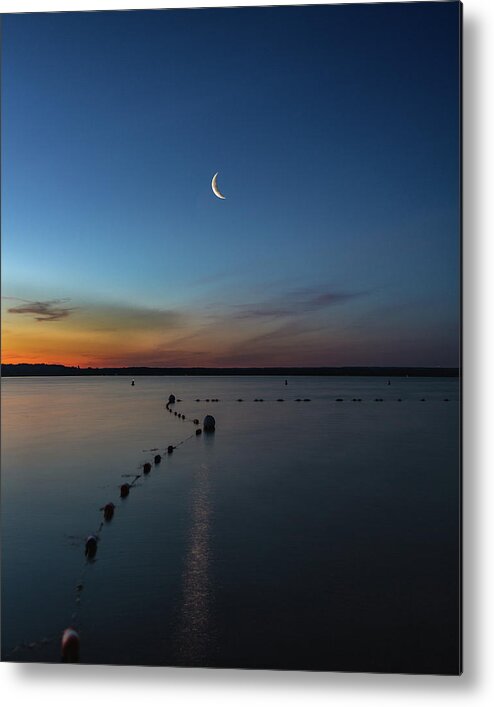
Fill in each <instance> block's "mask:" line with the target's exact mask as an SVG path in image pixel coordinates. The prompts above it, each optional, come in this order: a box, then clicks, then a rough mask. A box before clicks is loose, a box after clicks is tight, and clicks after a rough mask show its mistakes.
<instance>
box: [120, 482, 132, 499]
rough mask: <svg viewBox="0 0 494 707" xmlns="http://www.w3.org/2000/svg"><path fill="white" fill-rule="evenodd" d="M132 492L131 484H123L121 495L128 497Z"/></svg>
mask: <svg viewBox="0 0 494 707" xmlns="http://www.w3.org/2000/svg"><path fill="white" fill-rule="evenodd" d="M129 493H130V486H129V484H122V485H121V486H120V496H121V497H122V498H126V497H127V496H128V495H129Z"/></svg>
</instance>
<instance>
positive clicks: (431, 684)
mask: <svg viewBox="0 0 494 707" xmlns="http://www.w3.org/2000/svg"><path fill="white" fill-rule="evenodd" d="M364 1H365V0H364ZM384 1H390V0H384ZM391 1H392V0H391ZM286 4H289V3H288V2H287V1H286V0H285V1H284V2H283V1H279V0H271V1H269V2H266V1H264V2H263V1H262V0H261V1H260V2H246V1H245V0H244V1H242V0H234V1H233V2H230V3H228V2H221V1H220V2H218V1H216V2H214V1H211V0H203V1H202V2H195V3H194V2H183V1H182V2H178V1H176V0H175V1H173V0H164V2H153V1H152V0H148V1H147V2H142V1H141V2H139V0H131V1H130V2H129V1H127V2H125V1H124V0H114V1H111V0H106V2H105V1H103V0H101V1H99V2H98V1H97V0H93V2H89V0H58V1H55V0H51V1H50V0H38V1H35V0H31V1H30V2H29V1H27V0H26V1H24V0H17V1H15V0H2V4H1V11H2V12H40V11H59V10H102V9H142V8H156V7H158V8H159V7H194V6H198V7H206V6H207V7H218V6H228V5H237V6H238V5H286ZM294 4H295V3H294ZM297 4H307V3H303V2H300V3H297ZM311 4H323V3H317V0H313V1H312V3H311ZM493 24H494V1H493V0H465V2H464V261H463V263H464V366H465V370H464V446H465V451H464V523H465V528H464V540H465V542H464V610H465V614H464V629H465V636H464V675H463V676H462V677H461V678H453V677H448V678H444V677H430V676H394V675H366V674H361V675H353V674H341V673H293V672H289V673H279V672H278V673H277V672H260V671H232V670H197V669H187V670H184V669H171V668H137V667H136V668H121V667H106V666H96V667H92V666H69V665H63V666H61V665H39V664H38V665H30V664H25V665H16V664H8V663H3V664H1V665H0V689H1V696H2V698H3V704H4V705H9V706H10V705H14V704H15V705H24V704H28V703H31V704H33V705H36V706H37V707H45V706H49V707H57V706H58V705H64V706H67V707H88V705H91V704H93V705H98V706H99V705H104V704H110V705H112V706H113V705H115V706H117V705H118V707H135V705H136V704H137V705H139V704H142V703H144V702H146V704H162V705H170V707H171V706H172V705H173V707H178V706H179V705H186V706H187V707H189V706H190V707H192V706H194V707H195V706H196V705H199V704H200V706H201V707H209V705H211V707H213V706H214V707H223V706H226V705H229V706H230V705H235V707H237V706H239V707H242V706H243V705H245V706H246V707H247V706H248V707H253V706H254V707H258V706H259V705H268V704H269V705H272V704H273V703H274V704H277V703H278V704H280V705H281V704H282V705H283V707H292V705H293V706H295V705H297V706H298V705H300V704H309V705H311V706H312V705H314V706H315V705H324V707H327V706H328V705H329V704H331V703H333V704H337V705H345V706H346V705H348V706H349V707H353V706H354V705H361V704H362V705H366V707H374V706H376V707H386V706H387V705H389V706H390V707H391V706H392V707H395V706H396V705H397V704H399V705H400V707H408V706H409V705H417V703H420V705H421V707H428V705H434V707H443V706H444V707H446V706H447V707H450V705H455V704H457V703H467V704H468V705H469V707H470V706H471V707H477V706H479V705H492V704H494V621H493V618H494V570H493V562H492V558H493V556H494V547H493V545H492V543H489V540H490V539H494V532H493V528H494V493H493V489H494V465H493V464H489V462H490V461H491V459H490V458H489V451H490V445H489V440H490V437H492V436H493V432H494V412H492V411H491V409H490V408H491V406H490V401H491V400H494V383H493V381H494V376H493V375H492V373H491V369H492V365H493V363H494V346H493V343H494V339H493V335H492V329H491V328H489V324H491V322H492V320H493V317H494V313H493V310H494V307H492V306H490V305H493V304H494V276H493V273H492V268H493V266H494V259H493V257H492V256H493V254H494V219H493V215H492V214H493V208H494V177H493V173H492V164H493V163H494V150H493V144H494V139H493V127H492V126H494V98H493V92H492V86H493V85H494V30H493ZM491 456H492V455H491Z"/></svg>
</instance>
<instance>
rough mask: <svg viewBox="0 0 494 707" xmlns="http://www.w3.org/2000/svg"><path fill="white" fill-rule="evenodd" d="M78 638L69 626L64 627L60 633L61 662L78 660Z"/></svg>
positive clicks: (76, 661) (75, 661)
mask: <svg viewBox="0 0 494 707" xmlns="http://www.w3.org/2000/svg"><path fill="white" fill-rule="evenodd" d="M79 647H80V638H79V634H78V633H77V631H76V630H75V629H74V628H72V627H70V626H69V628H66V629H65V631H64V632H63V634H62V662H64V663H78V662H79Z"/></svg>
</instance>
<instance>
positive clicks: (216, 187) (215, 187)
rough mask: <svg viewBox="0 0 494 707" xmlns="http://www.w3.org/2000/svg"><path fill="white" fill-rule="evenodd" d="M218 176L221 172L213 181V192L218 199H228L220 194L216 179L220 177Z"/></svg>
mask: <svg viewBox="0 0 494 707" xmlns="http://www.w3.org/2000/svg"><path fill="white" fill-rule="evenodd" d="M218 174H219V172H216V174H215V175H214V177H213V179H212V180H211V189H212V190H213V194H214V195H215V196H217V197H218V199H226V196H223V194H222V193H221V192H220V190H219V188H218V184H217V182H216V177H217V176H218Z"/></svg>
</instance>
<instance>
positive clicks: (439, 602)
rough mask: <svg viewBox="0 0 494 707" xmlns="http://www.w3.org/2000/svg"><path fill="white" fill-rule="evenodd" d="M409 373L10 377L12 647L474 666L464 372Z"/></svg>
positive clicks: (5, 477) (331, 664)
mask: <svg viewBox="0 0 494 707" xmlns="http://www.w3.org/2000/svg"><path fill="white" fill-rule="evenodd" d="M391 383H392V384H391V386H388V385H387V379H382V378H360V377H354V378H311V377H292V378H290V379H289V385H288V386H285V385H284V379H282V378H278V377H259V378H257V377H256V378H255V377H228V378H223V377H221V378H220V377H201V378H197V377H176V378H173V377H139V378H136V385H135V387H131V385H130V379H129V378H127V377H123V376H122V377H120V376H118V377H107V378H106V377H105V378H101V377H94V378H93V377H83V378H64V377H60V378H58V377H57V378H48V377H47V378H20V379H13V378H11V379H4V380H3V381H2V413H3V414H2V526H3V548H2V549H3V552H2V619H3V621H2V624H3V637H2V657H3V659H4V660H16V661H20V660H22V661H45V662H58V661H59V660H60V655H59V653H60V650H59V647H60V635H61V632H62V631H63V629H64V628H66V627H67V626H68V625H71V624H73V625H75V626H76V627H77V629H78V630H79V632H80V635H81V661H82V662H86V663H114V664H148V665H203V666H216V667H221V666H224V667H252V668H286V669H316V670H365V671H394V672H436V673H457V672H458V670H459V659H458V654H459V618H458V611H459V580H458V573H459V561H458V552H459V537H458V533H459V512H458V504H459V453H458V446H459V441H458V438H459V406H458V405H459V404H458V396H459V386H458V380H457V379H439V378H437V379H432V378H426V379H425V378H424V379H415V378H397V379H392V380H391ZM170 393H174V394H175V395H176V396H177V397H179V398H181V399H182V401H183V402H181V403H177V405H176V409H179V410H180V411H181V412H183V413H184V414H185V415H186V416H187V418H194V417H198V418H200V419H201V420H202V418H203V416H204V415H205V414H206V413H211V414H213V415H214V416H215V418H216V422H217V429H216V433H215V434H214V435H212V436H209V435H202V436H200V437H196V436H195V434H194V432H195V428H194V425H193V424H192V423H191V422H190V421H189V420H179V419H178V418H177V417H175V416H174V415H172V414H169V413H168V412H167V411H166V410H165V407H164V403H165V402H166V400H167V399H168V395H169V394H170ZM299 397H300V398H310V402H295V399H296V398H299ZM338 397H341V398H343V399H344V400H343V402H336V398H338ZM196 398H200V399H201V402H195V399H196ZM205 398H219V399H220V402H214V403H213V402H210V403H206V402H202V401H203V400H204V399H205ZM237 398H243V399H244V402H237ZM254 398H263V399H264V402H254ZM277 398H284V402H277ZM353 398H362V402H352V399H353ZM375 398H384V402H375ZM397 398H402V399H403V402H397ZM422 398H425V399H426V400H425V401H423V402H422V401H421V399H422ZM445 398H448V399H449V402H445V401H444V399H445ZM181 442H183V444H180V446H178V448H177V449H176V450H175V451H174V453H173V454H172V455H170V456H164V458H163V460H162V462H161V464H160V465H159V466H156V467H155V466H153V469H152V471H151V473H150V474H149V476H147V477H142V478H140V479H139V480H138V482H137V483H136V486H135V488H133V489H132V491H131V493H130V496H129V497H128V498H127V499H125V500H121V499H120V498H119V486H120V484H121V483H123V482H124V481H131V478H130V477H127V476H126V475H133V474H138V473H140V470H141V466H142V464H143V463H144V462H145V461H152V459H153V457H154V455H155V454H156V451H154V450H155V449H156V448H159V450H160V451H161V450H165V449H166V447H167V446H168V445H169V444H173V445H177V444H179V443H181ZM108 501H113V502H115V504H116V505H117V508H116V512H115V516H114V518H113V520H112V521H111V522H110V523H106V524H104V526H103V527H102V528H101V529H100V524H101V520H102V514H101V510H100V509H101V507H102V505H104V504H105V503H107V502H108ZM98 531H99V533H100V542H99V545H98V552H97V555H96V558H95V560H94V561H93V562H91V563H86V561H85V558H84V539H85V537H86V536H87V535H88V534H89V533H91V532H98Z"/></svg>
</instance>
